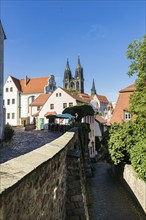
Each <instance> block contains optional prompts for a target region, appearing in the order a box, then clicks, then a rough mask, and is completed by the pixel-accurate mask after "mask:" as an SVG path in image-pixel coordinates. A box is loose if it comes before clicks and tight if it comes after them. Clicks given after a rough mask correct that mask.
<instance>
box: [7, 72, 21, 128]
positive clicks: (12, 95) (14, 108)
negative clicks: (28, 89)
mask: <svg viewBox="0 0 146 220" xmlns="http://www.w3.org/2000/svg"><path fill="white" fill-rule="evenodd" d="M10 88H12V91H10ZM6 89H8V92H6ZM8 99H9V100H10V104H9V105H8V103H7V102H8V101H7V100H8ZM12 99H14V100H15V103H14V104H13V103H12ZM19 105H20V104H19V91H18V89H17V88H16V86H15V84H14V82H13V80H12V78H11V77H10V76H9V77H8V79H7V80H6V82H5V85H4V106H5V109H6V114H5V122H6V123H9V124H10V125H13V126H16V125H18V124H19V123H20V122H19ZM13 113H14V118H12V114H13ZM8 114H10V118H9V119H8Z"/></svg>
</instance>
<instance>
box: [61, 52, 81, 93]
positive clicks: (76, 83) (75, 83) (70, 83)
mask: <svg viewBox="0 0 146 220" xmlns="http://www.w3.org/2000/svg"><path fill="white" fill-rule="evenodd" d="M63 87H64V88H66V89H75V90H76V91H77V92H80V93H84V77H83V68H82V66H81V63H80V57H79V56H78V64H77V67H76V70H75V77H72V74H71V70H70V66H69V61H68V58H67V63H66V68H65V71H64V80H63Z"/></svg>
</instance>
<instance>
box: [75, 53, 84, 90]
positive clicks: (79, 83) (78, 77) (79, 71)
mask: <svg viewBox="0 0 146 220" xmlns="http://www.w3.org/2000/svg"><path fill="white" fill-rule="evenodd" d="M75 89H76V91H78V92H79V93H84V77H83V68H82V66H81V63H80V57H79V56H78V64H77V67H76V70H75Z"/></svg>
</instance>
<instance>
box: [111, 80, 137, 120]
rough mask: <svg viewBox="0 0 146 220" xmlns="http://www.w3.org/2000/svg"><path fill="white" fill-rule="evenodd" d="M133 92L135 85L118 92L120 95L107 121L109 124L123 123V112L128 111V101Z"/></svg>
mask: <svg viewBox="0 0 146 220" xmlns="http://www.w3.org/2000/svg"><path fill="white" fill-rule="evenodd" d="M135 90H136V89H135V85H134V84H132V85H130V86H128V87H126V88H124V89H122V90H120V91H119V93H120V94H119V97H118V101H117V104H116V107H115V109H114V112H113V115H112V117H111V119H110V121H109V122H110V124H113V123H123V122H124V111H125V110H128V109H129V99H130V96H131V94H132V93H133V92H134V91H135Z"/></svg>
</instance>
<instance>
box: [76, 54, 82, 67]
mask: <svg viewBox="0 0 146 220" xmlns="http://www.w3.org/2000/svg"><path fill="white" fill-rule="evenodd" d="M77 67H80V68H81V63H80V56H79V55H78V66H77Z"/></svg>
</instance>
